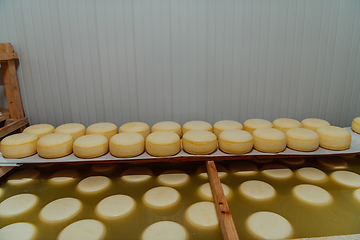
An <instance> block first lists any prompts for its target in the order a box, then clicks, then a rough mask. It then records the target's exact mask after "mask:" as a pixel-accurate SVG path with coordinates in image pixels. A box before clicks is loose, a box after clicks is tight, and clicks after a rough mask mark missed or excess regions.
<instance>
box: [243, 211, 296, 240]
mask: <svg viewBox="0 0 360 240" xmlns="http://www.w3.org/2000/svg"><path fill="white" fill-rule="evenodd" d="M245 224H246V228H247V230H248V231H249V232H250V233H251V234H252V235H253V236H254V237H256V238H257V239H286V238H290V237H291V236H292V235H293V227H292V226H291V224H290V222H289V221H288V220H286V218H284V217H283V216H281V215H279V214H276V213H273V212H266V211H263V212H256V213H254V214H252V215H250V216H249V217H248V218H247V219H246V222H245Z"/></svg>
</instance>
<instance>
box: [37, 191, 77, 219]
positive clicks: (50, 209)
mask: <svg viewBox="0 0 360 240" xmlns="http://www.w3.org/2000/svg"><path fill="white" fill-rule="evenodd" d="M82 207H83V204H82V203H81V202H80V201H79V200H78V199H76V198H70V197H68V198H59V199H56V200H54V201H52V202H50V203H48V204H47V205H46V206H45V207H43V209H41V211H40V214H39V217H40V219H41V220H42V221H43V222H47V223H60V222H65V221H67V220H69V219H71V218H74V217H75V216H76V215H78V214H79V213H80V211H81V209H82Z"/></svg>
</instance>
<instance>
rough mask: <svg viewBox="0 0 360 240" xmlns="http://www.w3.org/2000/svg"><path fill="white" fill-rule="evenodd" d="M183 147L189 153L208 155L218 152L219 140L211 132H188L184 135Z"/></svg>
mask: <svg viewBox="0 0 360 240" xmlns="http://www.w3.org/2000/svg"><path fill="white" fill-rule="evenodd" d="M182 145H183V149H184V151H186V152H187V153H190V154H195V155H206V154H210V153H212V152H214V151H215V150H216V148H217V140H216V136H215V134H213V133H212V132H209V131H188V132H186V133H185V134H184V135H183V138H182Z"/></svg>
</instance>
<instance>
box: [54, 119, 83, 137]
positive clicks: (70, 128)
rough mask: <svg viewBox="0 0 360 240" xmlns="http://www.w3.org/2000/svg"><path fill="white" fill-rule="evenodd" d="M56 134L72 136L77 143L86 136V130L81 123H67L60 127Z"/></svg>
mask: <svg viewBox="0 0 360 240" xmlns="http://www.w3.org/2000/svg"><path fill="white" fill-rule="evenodd" d="M55 132H56V133H66V134H70V135H71V136H72V137H73V139H74V141H75V140H76V139H77V138H79V137H81V136H83V135H85V134H86V128H85V126H84V125H82V124H81V123H66V124H63V125H60V126H58V127H57V128H56V129H55Z"/></svg>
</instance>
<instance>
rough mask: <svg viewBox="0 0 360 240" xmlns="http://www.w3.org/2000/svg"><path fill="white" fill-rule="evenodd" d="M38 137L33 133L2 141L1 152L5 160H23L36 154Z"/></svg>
mask: <svg viewBox="0 0 360 240" xmlns="http://www.w3.org/2000/svg"><path fill="white" fill-rule="evenodd" d="M38 139H39V138H38V136H37V135H35V134H32V133H17V134H14V135H10V136H7V137H6V138H4V139H3V140H2V141H1V152H2V155H3V156H4V157H5V158H23V157H28V156H31V155H34V154H35V153H36V144H37V141H38Z"/></svg>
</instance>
